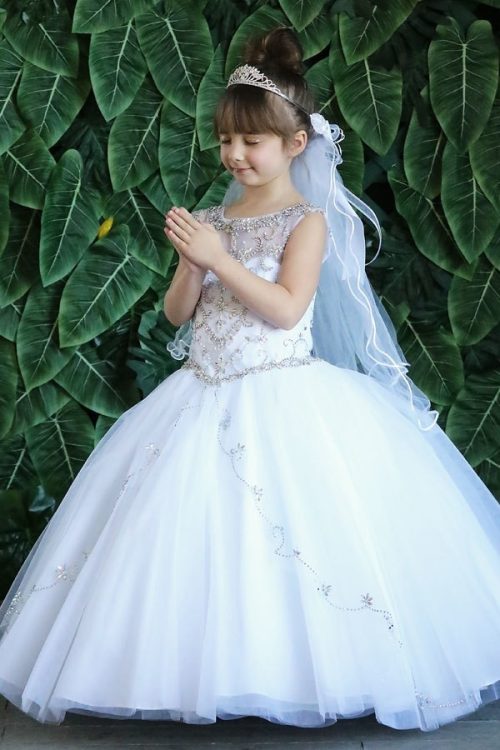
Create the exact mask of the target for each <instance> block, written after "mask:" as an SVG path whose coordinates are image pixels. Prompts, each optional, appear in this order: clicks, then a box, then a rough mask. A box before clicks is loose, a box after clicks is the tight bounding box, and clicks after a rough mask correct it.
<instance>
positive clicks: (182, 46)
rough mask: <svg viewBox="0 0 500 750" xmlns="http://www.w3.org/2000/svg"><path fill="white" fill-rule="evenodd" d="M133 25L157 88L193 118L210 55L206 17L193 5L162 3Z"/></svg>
mask: <svg viewBox="0 0 500 750" xmlns="http://www.w3.org/2000/svg"><path fill="white" fill-rule="evenodd" d="M136 26H137V35H138V37H139V43H140V45H141V49H142V51H143V52H144V55H145V57H146V60H147V63H148V67H149V70H150V71H151V75H152V76H153V79H154V82H155V83H156V85H157V87H158V89H159V90H160V91H161V93H162V94H163V96H165V97H166V98H167V99H168V100H169V101H171V102H172V103H173V104H175V106H177V107H179V109H181V110H182V111H183V112H185V113H186V114H188V115H191V117H194V113H195V109H196V93H197V91H198V86H199V83H200V80H201V78H202V76H203V74H204V73H205V71H206V70H207V68H208V66H209V65H210V61H211V59H212V55H213V46H212V37H211V35H210V29H209V28H208V24H207V21H206V19H205V17H204V16H203V15H202V13H201V11H200V10H199V9H198V8H197V7H196V6H192V5H190V4H188V3H186V4H184V5H181V4H180V3H176V2H169V0H164V1H162V2H160V3H158V4H157V5H156V6H155V7H154V8H153V9H152V10H151V11H148V12H147V13H144V14H143V15H141V16H138V18H137V21H136Z"/></svg>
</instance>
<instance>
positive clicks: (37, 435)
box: [26, 402, 94, 498]
mask: <svg viewBox="0 0 500 750" xmlns="http://www.w3.org/2000/svg"><path fill="white" fill-rule="evenodd" d="M26 443H27V444H28V448H29V452H30V458H31V460H32V461H33V464H34V466H35V469H36V472H37V474H38V476H39V477H40V481H41V483H42V485H43V487H44V488H45V490H46V491H47V492H49V493H50V494H51V495H53V496H54V497H55V498H62V497H63V495H64V494H65V492H66V490H67V489H68V488H69V486H70V485H71V484H72V482H74V480H75V479H76V475H77V474H78V472H79V471H80V469H81V468H82V466H83V464H84V463H85V461H86V459H87V458H88V456H89V455H90V453H91V451H92V449H93V447H94V426H93V424H92V421H91V420H90V417H89V416H88V415H87V414H86V413H85V411H84V410H83V409H82V408H81V406H79V405H78V404H77V403H75V402H69V403H67V404H66V405H65V406H63V407H62V409H60V410H59V411H58V412H56V413H55V414H54V415H53V416H51V417H49V418H48V419H47V420H46V421H45V422H42V423H40V424H37V425H35V426H34V427H30V428H29V429H27V430H26Z"/></svg>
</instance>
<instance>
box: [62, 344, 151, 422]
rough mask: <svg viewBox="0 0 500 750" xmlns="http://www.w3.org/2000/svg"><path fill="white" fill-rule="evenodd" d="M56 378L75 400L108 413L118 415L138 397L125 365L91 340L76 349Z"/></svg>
mask: <svg viewBox="0 0 500 750" xmlns="http://www.w3.org/2000/svg"><path fill="white" fill-rule="evenodd" d="M55 381H56V383H58V384H59V385H60V386H62V387H63V388H64V389H65V390H66V391H67V392H68V393H70V394H71V396H72V397H73V398H74V399H75V400H76V401H78V402H79V403H81V404H83V405H84V406H86V407H87V408H88V409H92V411H95V412H97V413H98V414H104V415H106V416H108V417H119V416H120V414H121V413H122V412H123V411H125V410H126V409H127V408H128V407H130V406H131V405H132V404H133V403H134V402H135V401H137V391H136V389H135V388H134V387H133V386H132V384H131V381H130V379H129V380H128V382H127V381H126V380H125V378H124V373H123V368H122V367H117V366H116V364H115V363H114V362H113V360H112V358H107V357H105V358H103V357H102V356H101V355H100V354H99V352H98V351H97V350H96V348H95V347H94V346H92V345H91V344H85V345H84V346H80V347H79V348H78V349H77V351H76V352H75V353H74V354H73V356H72V358H71V359H70V360H69V362H68V364H67V365H66V366H65V367H64V368H63V369H62V370H61V371H60V372H59V373H58V374H57V375H56V376H55Z"/></svg>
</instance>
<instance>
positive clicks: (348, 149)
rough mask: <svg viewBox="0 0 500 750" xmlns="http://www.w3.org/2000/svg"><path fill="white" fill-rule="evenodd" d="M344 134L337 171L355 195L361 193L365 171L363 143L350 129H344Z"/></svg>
mask: <svg viewBox="0 0 500 750" xmlns="http://www.w3.org/2000/svg"><path fill="white" fill-rule="evenodd" d="M344 136H345V137H344V140H343V141H342V143H341V148H342V159H343V161H342V164H341V165H340V166H339V172H340V175H341V177H342V180H343V181H344V185H345V186H346V187H347V188H349V190H351V191H352V192H353V193H355V194H356V195H361V193H362V192H363V177H364V172H365V158H364V153H363V144H362V142H361V139H360V138H359V137H358V136H357V135H356V133H354V132H353V131H352V130H347V129H346V130H345V131H344Z"/></svg>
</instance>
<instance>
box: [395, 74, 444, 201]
mask: <svg viewBox="0 0 500 750" xmlns="http://www.w3.org/2000/svg"><path fill="white" fill-rule="evenodd" d="M444 143H445V137H444V134H443V132H442V130H441V128H440V127H439V125H438V123H437V121H436V119H435V117H434V115H433V113H432V110H431V108H430V106H429V98H428V92H427V87H426V88H425V89H424V91H423V92H422V102H420V107H419V108H418V109H417V108H415V109H414V110H413V114H412V116H411V120H410V124H409V126H408V132H407V134H406V139H405V144H404V165H405V174H406V176H407V178H408V184H409V186H410V187H411V188H413V190H417V191H418V192H419V193H422V195H425V196H426V197H427V198H435V197H436V196H437V195H439V191H440V189H441V159H442V153H443V148H444Z"/></svg>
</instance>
